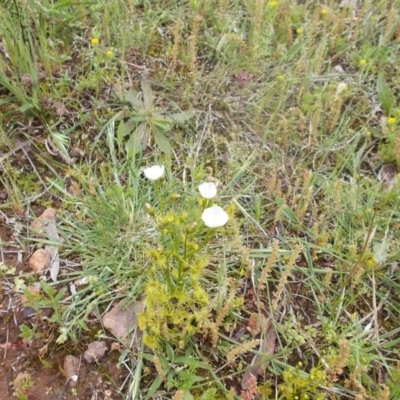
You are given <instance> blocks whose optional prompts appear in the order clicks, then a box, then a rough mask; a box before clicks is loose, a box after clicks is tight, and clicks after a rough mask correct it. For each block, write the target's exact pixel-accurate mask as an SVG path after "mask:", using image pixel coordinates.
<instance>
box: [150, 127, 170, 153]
mask: <svg viewBox="0 0 400 400" xmlns="http://www.w3.org/2000/svg"><path fill="white" fill-rule="evenodd" d="M154 141H155V142H156V145H157V146H158V147H159V148H160V150H161V151H162V152H164V153H170V152H171V149H172V148H171V142H170V141H169V139H168V138H167V137H166V136H165V135H164V133H163V131H162V129H160V128H157V127H155V130H154Z"/></svg>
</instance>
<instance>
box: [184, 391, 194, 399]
mask: <svg viewBox="0 0 400 400" xmlns="http://www.w3.org/2000/svg"><path fill="white" fill-rule="evenodd" d="M193 399H194V397H193V395H192V394H191V393H190V392H188V391H186V392H185V394H184V395H183V400H193Z"/></svg>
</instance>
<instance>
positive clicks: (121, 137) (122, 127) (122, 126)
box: [117, 120, 125, 146]
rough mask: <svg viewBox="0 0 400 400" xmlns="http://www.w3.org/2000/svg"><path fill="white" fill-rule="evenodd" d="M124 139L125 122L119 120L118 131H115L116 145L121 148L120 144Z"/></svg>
mask: <svg viewBox="0 0 400 400" xmlns="http://www.w3.org/2000/svg"><path fill="white" fill-rule="evenodd" d="M124 137H125V122H124V120H121V122H120V123H119V125H118V129H117V143H118V146H122V142H123V140H124Z"/></svg>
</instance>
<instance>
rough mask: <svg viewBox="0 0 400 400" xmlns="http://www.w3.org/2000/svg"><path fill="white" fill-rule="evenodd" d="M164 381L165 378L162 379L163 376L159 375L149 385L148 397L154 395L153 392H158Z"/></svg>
mask: <svg viewBox="0 0 400 400" xmlns="http://www.w3.org/2000/svg"><path fill="white" fill-rule="evenodd" d="M162 382H163V380H162V378H161V376H157V378H156V379H154V381H153V383H152V384H151V386H150V387H149V390H148V391H147V397H148V398H150V397H151V396H153V394H154V393H155V392H157V390H158V388H159V387H160V386H161V384H162Z"/></svg>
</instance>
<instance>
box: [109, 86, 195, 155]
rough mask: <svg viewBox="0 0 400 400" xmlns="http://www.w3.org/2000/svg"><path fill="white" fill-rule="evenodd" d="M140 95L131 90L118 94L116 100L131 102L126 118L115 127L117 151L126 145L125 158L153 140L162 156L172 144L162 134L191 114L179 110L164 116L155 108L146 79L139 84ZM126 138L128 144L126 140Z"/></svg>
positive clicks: (168, 150)
mask: <svg viewBox="0 0 400 400" xmlns="http://www.w3.org/2000/svg"><path fill="white" fill-rule="evenodd" d="M141 89H142V91H141V92H138V91H136V90H134V89H130V90H128V91H127V92H126V93H120V94H119V97H120V98H121V99H123V100H125V101H127V102H129V103H130V105H131V106H132V109H131V110H129V118H128V119H127V120H126V121H125V120H124V119H123V118H122V119H121V121H120V123H119V125H118V128H117V143H118V145H119V146H120V148H121V147H122V146H123V145H124V144H125V150H126V152H127V154H128V156H130V157H133V156H134V155H135V154H137V153H139V152H141V151H142V150H144V149H145V148H146V147H147V146H148V145H150V144H151V142H152V140H153V139H154V142H155V144H156V145H157V146H158V147H159V148H160V150H161V151H162V152H164V153H169V152H171V142H170V140H169V138H168V137H167V136H166V135H165V134H166V133H167V132H169V131H170V130H171V129H172V128H173V126H174V125H175V124H180V123H183V122H185V121H187V120H189V119H190V118H191V117H192V116H193V113H192V112H190V111H181V112H175V113H171V114H170V115H167V110H165V109H162V108H160V107H156V106H155V105H154V96H153V91H152V89H151V85H150V83H149V81H148V80H146V79H143V80H142V81H141ZM127 137H128V139H127V141H126V138H127Z"/></svg>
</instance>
